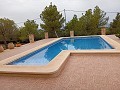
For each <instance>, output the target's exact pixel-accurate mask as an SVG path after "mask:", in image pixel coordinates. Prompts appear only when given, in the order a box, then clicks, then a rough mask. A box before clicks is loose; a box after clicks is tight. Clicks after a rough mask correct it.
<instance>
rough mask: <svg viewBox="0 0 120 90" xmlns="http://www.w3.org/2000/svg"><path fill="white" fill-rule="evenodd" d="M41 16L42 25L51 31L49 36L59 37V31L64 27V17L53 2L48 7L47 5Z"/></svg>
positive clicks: (47, 30)
mask: <svg viewBox="0 0 120 90" xmlns="http://www.w3.org/2000/svg"><path fill="white" fill-rule="evenodd" d="M40 18H41V20H42V21H43V24H40V26H41V28H42V29H44V30H45V31H46V32H48V33H49V37H58V34H57V31H58V30H60V29H61V28H62V27H63V23H64V18H63V17H62V14H60V12H58V11H57V7H56V6H55V5H52V3H51V4H50V5H49V6H48V7H47V6H46V7H45V9H44V11H43V12H42V13H41V14H40Z"/></svg>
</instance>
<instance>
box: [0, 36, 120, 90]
mask: <svg viewBox="0 0 120 90" xmlns="http://www.w3.org/2000/svg"><path fill="white" fill-rule="evenodd" d="M108 37H110V38H112V39H114V40H115V41H117V42H119V43H120V39H119V38H117V37H115V36H114V35H108ZM51 40H54V39H46V40H40V41H37V42H35V43H32V44H26V45H24V46H22V47H19V48H15V49H13V50H6V51H5V52H3V53H0V60H2V59H5V58H8V57H10V56H13V55H15V54H18V53H21V52H23V51H25V50H28V49H31V48H34V47H36V46H37V45H41V44H44V43H47V42H49V41H51ZM119 60H120V54H81V55H71V56H70V58H69V59H68V62H67V63H66V65H65V68H64V69H63V70H62V72H61V74H60V75H59V76H58V77H54V78H39V77H36V76H34V77H17V76H16V77H12V76H2V75H1V76H0V90H120V61H119Z"/></svg>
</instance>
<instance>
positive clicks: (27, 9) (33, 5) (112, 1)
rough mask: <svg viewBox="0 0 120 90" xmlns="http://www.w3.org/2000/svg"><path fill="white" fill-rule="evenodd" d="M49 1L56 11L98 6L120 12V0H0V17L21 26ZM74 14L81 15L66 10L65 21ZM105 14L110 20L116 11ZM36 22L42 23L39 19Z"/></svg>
mask: <svg viewBox="0 0 120 90" xmlns="http://www.w3.org/2000/svg"><path fill="white" fill-rule="evenodd" d="M50 2H52V3H53V4H55V5H56V6H57V8H58V11H62V10H63V9H66V10H75V11H86V10H88V9H94V7H95V6H99V7H100V8H101V9H102V10H103V11H105V12H120V0H0V18H4V17H6V18H9V19H12V20H14V21H15V23H18V26H22V25H23V23H19V22H25V21H26V20H27V19H30V20H32V19H36V18H39V15H40V13H41V12H42V11H43V10H44V8H45V6H49V4H50ZM74 14H76V15H77V16H78V17H80V16H81V15H82V13H81V12H72V11H71V12H66V16H67V21H69V20H71V19H72V17H73V15H74ZM63 16H64V14H63ZM106 16H109V18H110V20H109V22H111V21H112V20H113V18H114V17H115V16H116V13H107V15H106ZM36 22H37V23H38V24H39V23H42V21H41V20H40V19H37V20H36Z"/></svg>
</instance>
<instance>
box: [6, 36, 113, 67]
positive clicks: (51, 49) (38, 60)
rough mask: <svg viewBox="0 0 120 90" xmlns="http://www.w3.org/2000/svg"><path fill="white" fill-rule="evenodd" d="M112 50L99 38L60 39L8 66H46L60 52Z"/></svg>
mask: <svg viewBox="0 0 120 90" xmlns="http://www.w3.org/2000/svg"><path fill="white" fill-rule="evenodd" d="M96 49H98V50H99V49H114V48H113V47H112V46H111V45H109V44H108V43H107V42H106V41H105V40H104V39H102V38H101V37H99V36H90V37H75V38H62V39H61V40H59V41H56V42H54V43H52V44H50V45H48V46H45V47H44V48H41V49H38V50H36V51H34V52H32V53H30V54H28V55H26V56H23V57H21V58H19V59H17V60H15V61H13V62H11V63H9V64H8V65H40V66H41V65H46V64H48V63H49V62H50V61H51V60H52V59H53V58H54V57H55V56H57V55H58V54H59V53H60V52H61V51H62V50H96Z"/></svg>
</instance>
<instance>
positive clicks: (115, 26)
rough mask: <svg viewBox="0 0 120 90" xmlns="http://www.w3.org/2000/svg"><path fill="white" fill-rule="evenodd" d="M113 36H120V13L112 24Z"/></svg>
mask: <svg viewBox="0 0 120 90" xmlns="http://www.w3.org/2000/svg"><path fill="white" fill-rule="evenodd" d="M110 31H111V34H117V33H119V34H120V13H117V15H116V17H115V19H114V20H113V22H111V24H110Z"/></svg>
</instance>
